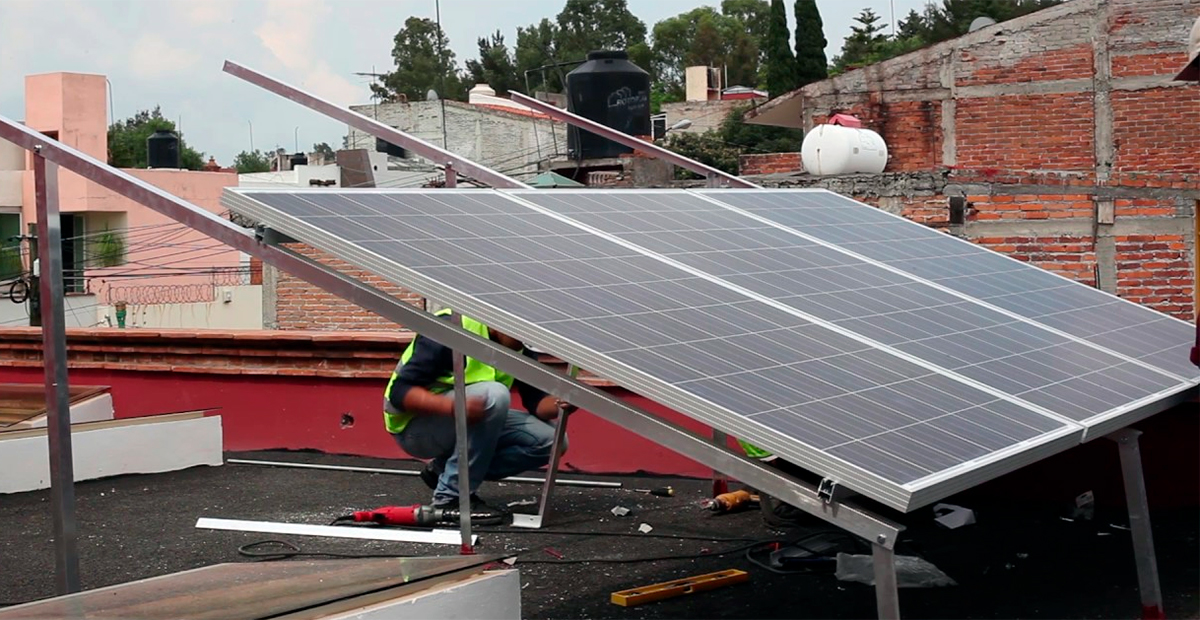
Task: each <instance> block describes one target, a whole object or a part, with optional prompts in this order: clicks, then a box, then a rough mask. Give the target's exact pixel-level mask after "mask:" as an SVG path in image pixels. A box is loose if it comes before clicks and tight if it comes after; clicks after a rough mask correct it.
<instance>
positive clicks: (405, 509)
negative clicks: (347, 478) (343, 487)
mask: <svg viewBox="0 0 1200 620" xmlns="http://www.w3.org/2000/svg"><path fill="white" fill-rule="evenodd" d="M457 520H458V511H457V510H443V509H441V508H434V507H433V506H426V505H424V504H413V505H412V506H381V507H379V508H376V509H375V510H359V511H358V512H354V513H351V514H348V515H344V516H341V517H338V518H337V519H334V521H333V522H334V523H341V522H343V521H354V522H356V523H377V524H379V525H389V526H394V527H395V526H398V527H433V526H435V525H438V524H440V523H449V522H454V521H457Z"/></svg>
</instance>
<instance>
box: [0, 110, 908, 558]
mask: <svg viewBox="0 0 1200 620" xmlns="http://www.w3.org/2000/svg"><path fill="white" fill-rule="evenodd" d="M0 138H3V139H5V140H8V141H9V142H13V143H14V144H17V145H18V146H20V147H22V148H24V149H27V150H33V148H34V147H35V146H36V145H45V147H44V148H43V150H42V154H43V155H44V156H45V157H46V159H47V161H52V162H54V163H57V164H58V165H60V166H62V167H63V168H66V169H68V170H70V171H71V172H74V173H76V174H78V175H80V176H82V177H83V178H85V179H88V180H90V181H93V182H95V183H96V184H98V185H100V186H102V187H105V188H108V189H110V190H112V191H114V192H116V193H118V194H120V195H122V196H125V197H127V198H129V199H130V200H133V201H135V202H138V203H140V204H142V205H145V206H146V207H149V208H150V209H152V210H154V211H157V212H159V213H161V214H163V215H165V216H167V217H169V218H171V219H173V220H175V221H177V222H179V223H181V224H183V225H185V226H188V227H189V228H192V229H195V230H196V231H198V232H200V233H203V234H205V235H207V236H209V237H211V238H212V239H213V240H215V241H218V242H220V243H223V244H225V245H228V246H230V247H231V248H233V249H236V250H240V251H242V252H245V253H247V254H249V255H251V256H255V257H257V258H259V259H261V260H262V261H263V263H264V264H267V265H271V266H272V267H275V268H277V269H280V270H283V271H286V272H288V273H290V274H292V275H293V276H295V277H297V278H299V279H301V280H304V281H306V282H309V283H311V284H314V285H316V286H318V287H320V288H322V289H324V290H326V291H328V292H329V293H331V294H333V295H337V296H338V297H341V298H342V299H345V300H346V301H349V302H350V303H353V304H355V305H357V306H359V307H361V308H363V309H364V310H367V311H369V312H374V313H375V314H378V315H380V316H382V317H384V318H386V319H388V320H391V321H394V322H396V323H398V324H401V325H405V326H406V327H408V328H409V329H411V330H413V331H415V332H417V333H421V334H425V335H427V336H428V337H429V338H431V339H434V340H436V341H437V342H439V343H441V344H443V345H444V346H447V347H449V348H450V349H451V350H455V351H462V352H464V353H465V354H467V355H470V356H471V357H473V358H475V359H477V360H479V361H480V362H483V363H484V364H487V365H489V366H495V367H498V368H502V369H504V370H505V371H506V372H508V373H509V374H511V375H513V376H514V377H516V378H518V379H520V380H522V381H524V382H525V383H528V384H530V385H532V386H534V387H536V388H538V389H540V390H542V391H543V392H546V393H548V394H556V395H558V396H559V397H560V398H562V399H563V400H566V401H568V402H570V403H571V404H573V405H577V406H578V407H580V408H582V409H586V410H588V411H590V412H591V413H593V414H595V415H597V416H600V417H601V418H603V419H605V420H607V421H609V422H612V423H613V424H616V425H618V426H621V427H624V428H626V429H627V430H629V431H631V432H633V433H635V434H638V435H641V436H643V437H646V438H647V439H650V440H651V441H653V442H655V443H657V444H659V445H661V446H662V447H664V448H666V449H668V450H672V451H674V452H677V453H679V454H682V455H684V456H687V457H689V458H692V459H693V460H695V461H697V462H699V463H701V464H704V465H707V466H708V467H710V468H713V469H718V470H720V471H723V472H725V473H727V474H728V475H731V476H734V477H736V478H737V479H739V480H742V481H744V482H746V483H747V484H750V485H753V486H754V487H755V488H758V489H760V490H762V491H763V492H766V493H769V494H771V495H773V496H775V497H777V498H779V499H780V500H781V501H784V502H787V503H789V504H791V505H793V506H796V507H797V508H800V509H801V510H804V511H805V512H807V513H809V514H813V515H815V516H817V517H819V518H821V519H824V520H825V521H827V522H829V523H833V524H834V525H837V526H839V527H841V528H842V529H845V530H846V531H848V532H851V533H854V534H856V535H858V536H861V537H863V538H866V539H868V540H874V539H875V538H876V537H877V536H878V535H879V534H884V535H885V536H886V539H887V541H888V542H886V543H885V545H886V546H889V547H890V546H891V545H892V544H894V543H893V542H892V541H894V540H895V537H896V535H897V534H898V533H899V531H900V530H901V529H902V527H901V526H900V525H898V524H896V523H894V522H891V521H889V520H887V519H884V518H882V517H880V516H878V515H876V514H874V513H872V512H870V511H868V510H866V509H863V508H860V507H858V506H857V505H855V504H854V503H853V502H840V503H838V504H836V505H834V506H830V505H827V504H825V503H824V502H822V501H821V500H820V499H818V497H817V495H816V488H815V487H814V486H813V485H811V484H808V483H807V482H804V481H802V480H799V479H796V478H793V477H791V476H788V475H786V474H784V473H782V472H779V471H777V470H774V469H772V468H769V467H765V466H764V465H762V464H761V463H756V462H754V461H751V460H749V459H747V458H745V457H744V456H742V455H740V454H735V453H734V452H732V451H730V450H728V449H727V448H726V449H723V448H722V447H719V446H714V445H712V443H711V442H710V441H709V440H708V439H707V438H705V437H701V436H700V435H699V434H697V433H695V432H693V431H690V430H687V429H685V428H682V427H680V426H678V425H676V424H672V423H671V422H668V421H666V420H664V419H662V418H659V417H657V416H655V415H653V414H650V413H647V412H645V411H642V410H641V409H638V408H637V407H634V406H632V405H629V404H628V403H625V402H623V401H621V400H619V399H617V398H614V397H612V396H610V395H608V394H605V393H604V392H602V391H600V390H599V389H597V388H593V387H591V386H587V385H584V384H582V383H579V382H576V381H573V380H572V379H571V378H569V377H567V376H566V375H564V374H562V373H560V372H556V371H555V370H554V369H552V368H549V367H547V366H546V365H544V364H542V363H540V362H538V361H536V360H533V359H530V358H528V357H526V356H524V355H521V354H520V353H517V352H515V351H512V350H510V349H508V348H506V347H503V346H501V345H499V344H497V343H494V342H491V341H490V340H487V339H484V338H480V337H479V336H477V335H475V334H472V333H470V332H466V331H464V330H462V329H461V328H459V327H456V326H453V325H449V324H447V323H446V322H445V321H443V320H442V319H440V318H438V317H435V316H432V315H430V314H429V313H427V312H424V311H422V310H420V309H418V308H416V307H415V306H411V305H409V304H408V303H406V302H404V301H401V300H400V299H397V298H396V297H393V296H391V295H388V294H387V293H384V292H382V291H380V290H378V289H376V288H373V287H370V286H367V285H366V284H363V283H362V282H359V281H358V280H355V279H353V278H349V277H347V276H345V275H344V274H341V273H339V272H337V271H335V270H333V269H330V268H329V267H326V266H324V265H321V264H319V263H317V262H315V261H313V260H311V259H309V258H307V257H304V256H302V255H300V254H297V253H295V252H292V251H290V250H287V249H286V248H282V247H277V246H273V245H269V244H267V243H265V242H263V241H262V240H259V239H258V238H257V237H255V236H254V235H253V234H251V233H249V232H248V231H246V230H245V229H243V228H241V227H239V226H237V225H236V224H234V223H232V222H230V221H229V220H226V219H223V218H221V217H218V216H217V215H216V214H214V213H211V212H209V211H207V210H205V209H202V208H200V207H198V206H195V205H193V204H191V203H189V202H187V201H185V200H182V199H180V198H178V197H176V196H173V195H171V194H169V193H167V192H166V191H163V190H162V189H160V188H158V187H155V186H154V185H151V184H149V183H147V182H145V181H142V180H141V179H138V178H136V177H133V176H131V175H130V174H128V173H126V172H124V171H121V170H117V169H115V168H113V167H111V166H108V165H106V164H104V163H103V162H100V161H99V160H97V159H95V158H94V157H91V156H90V155H86V154H84V153H82V152H80V151H78V150H76V149H74V148H71V147H69V146H67V145H65V144H62V143H61V142H58V141H56V140H51V139H49V138H47V137H46V136H44V135H42V134H40V133H38V132H36V131H34V130H32V129H30V128H28V127H26V126H24V125H22V124H20V123H17V122H15V121H13V120H11V119H9V118H6V117H3V116H0ZM226 192H227V193H228V189H227V190H226Z"/></svg>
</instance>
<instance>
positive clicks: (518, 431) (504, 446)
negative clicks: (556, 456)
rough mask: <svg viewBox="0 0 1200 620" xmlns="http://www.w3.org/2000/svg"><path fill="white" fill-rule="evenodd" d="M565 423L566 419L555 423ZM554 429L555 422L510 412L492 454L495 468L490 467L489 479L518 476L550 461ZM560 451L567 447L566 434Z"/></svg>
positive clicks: (564, 450)
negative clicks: (563, 421) (493, 454)
mask: <svg viewBox="0 0 1200 620" xmlns="http://www.w3.org/2000/svg"><path fill="white" fill-rule="evenodd" d="M561 423H562V418H559V420H558V421H557V422H555V424H561ZM554 430H555V429H554V425H553V424H551V423H549V422H543V421H542V420H540V419H538V418H537V417H535V416H532V415H529V414H528V413H525V412H523V411H515V410H514V411H509V412H508V419H507V421H506V423H505V425H504V431H503V432H502V433H501V434H500V440H499V441H498V442H497V444H496V454H495V456H493V457H492V467H491V469H489V470H488V480H499V479H501V478H507V477H508V476H515V475H516V474H519V473H521V472H525V471H529V470H531V469H537V468H539V467H542V466H543V465H546V464H547V463H549V462H550V450H551V446H553V445H554ZM560 450H561V451H562V452H566V450H567V436H566V435H563V440H562V445H561V446H560Z"/></svg>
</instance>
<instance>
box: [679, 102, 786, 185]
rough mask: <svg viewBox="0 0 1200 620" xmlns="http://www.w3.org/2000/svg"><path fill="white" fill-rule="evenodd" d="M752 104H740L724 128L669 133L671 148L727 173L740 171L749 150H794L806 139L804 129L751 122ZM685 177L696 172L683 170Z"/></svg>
mask: <svg viewBox="0 0 1200 620" xmlns="http://www.w3.org/2000/svg"><path fill="white" fill-rule="evenodd" d="M749 109H750V106H749V105H745V106H738V107H736V108H734V109H733V110H731V111H730V112H729V115H728V116H726V117H725V119H724V120H723V121H721V125H720V127H718V128H717V129H716V130H710V131H707V132H705V133H703V134H696V133H672V134H668V138H667V146H668V148H670V149H671V150H673V151H675V152H677V153H680V154H681V155H685V156H687V157H691V158H692V159H696V160H698V161H701V162H703V163H706V164H708V165H710V166H713V167H715V168H719V169H721V170H724V171H725V172H729V173H733V174H736V173H737V167H738V157H739V156H741V155H745V154H747V153H794V152H796V151H799V150H800V145H801V143H802V142H803V141H804V134H803V132H801V131H799V130H796V129H788V128H785V127H772V126H769V125H751V124H749V123H747V122H745V120H743V117H744V116H745V114H746V112H747V111H749ZM679 176H680V177H681V178H694V177H695V175H693V174H691V173H689V172H686V171H681V172H680V173H679Z"/></svg>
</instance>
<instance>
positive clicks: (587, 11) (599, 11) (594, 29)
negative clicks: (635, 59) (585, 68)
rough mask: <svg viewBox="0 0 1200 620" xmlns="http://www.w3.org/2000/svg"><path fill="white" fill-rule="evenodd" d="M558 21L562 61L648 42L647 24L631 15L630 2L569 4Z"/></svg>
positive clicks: (596, 0)
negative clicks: (596, 51)
mask: <svg viewBox="0 0 1200 620" xmlns="http://www.w3.org/2000/svg"><path fill="white" fill-rule="evenodd" d="M554 19H555V22H556V23H557V24H558V31H557V32H556V34H555V39H554V43H555V52H556V53H557V55H558V56H559V60H560V61H567V60H583V59H584V58H586V57H587V53H588V52H590V51H593V50H629V49H630V48H632V47H633V46H635V45H637V44H639V43H643V44H644V43H645V42H646V24H645V23H643V22H642V20H640V19H638V18H637V16H636V15H634V14H633V13H631V12H630V11H629V5H628V4H627V3H626V0H567V3H566V5H565V6H563V9H562V11H560V12H559V13H558V15H557V16H556V17H555V18H554ZM643 68H644V69H647V70H649V67H643Z"/></svg>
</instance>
